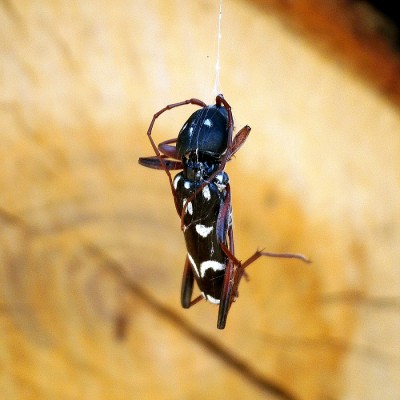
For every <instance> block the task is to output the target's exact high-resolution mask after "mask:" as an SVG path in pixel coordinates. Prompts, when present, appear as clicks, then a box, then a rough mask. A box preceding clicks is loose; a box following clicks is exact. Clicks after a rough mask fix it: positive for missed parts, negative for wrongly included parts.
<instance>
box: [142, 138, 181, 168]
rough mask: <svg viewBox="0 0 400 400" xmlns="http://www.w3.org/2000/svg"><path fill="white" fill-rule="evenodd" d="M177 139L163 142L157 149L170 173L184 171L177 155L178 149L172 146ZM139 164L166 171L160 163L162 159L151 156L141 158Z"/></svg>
mask: <svg viewBox="0 0 400 400" xmlns="http://www.w3.org/2000/svg"><path fill="white" fill-rule="evenodd" d="M176 141H177V139H176V138H175V139H169V140H166V141H165V142H161V143H160V144H159V145H158V146H157V147H158V150H159V151H160V153H162V154H161V158H162V159H163V160H164V165H165V167H166V168H167V169H168V171H171V170H176V169H182V168H183V164H182V161H180V160H179V158H178V155H177V153H176V147H175V146H170V143H176ZM139 164H140V165H143V166H144V167H147V168H153V169H164V166H163V165H162V163H161V162H160V157H158V156H150V157H139Z"/></svg>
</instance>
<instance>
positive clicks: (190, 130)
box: [189, 125, 193, 136]
mask: <svg viewBox="0 0 400 400" xmlns="http://www.w3.org/2000/svg"><path fill="white" fill-rule="evenodd" d="M192 135H193V125H192V126H191V127H190V128H189V136H192Z"/></svg>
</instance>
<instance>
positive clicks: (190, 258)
mask: <svg viewBox="0 0 400 400" xmlns="http://www.w3.org/2000/svg"><path fill="white" fill-rule="evenodd" d="M187 255H188V259H189V261H190V264H192V267H193V270H194V272H195V273H196V275H197V276H199V270H198V269H197V265H196V263H195V262H194V260H193V257H192V256H191V255H190V254H189V253H187Z"/></svg>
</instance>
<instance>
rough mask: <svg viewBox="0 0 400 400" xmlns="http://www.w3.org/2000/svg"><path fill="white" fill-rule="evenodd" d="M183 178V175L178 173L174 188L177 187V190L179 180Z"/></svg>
mask: <svg viewBox="0 0 400 400" xmlns="http://www.w3.org/2000/svg"><path fill="white" fill-rule="evenodd" d="M181 179H182V175H177V176H176V177H175V178H174V188H175V190H176V188H177V187H178V182H179V181H180V180H181Z"/></svg>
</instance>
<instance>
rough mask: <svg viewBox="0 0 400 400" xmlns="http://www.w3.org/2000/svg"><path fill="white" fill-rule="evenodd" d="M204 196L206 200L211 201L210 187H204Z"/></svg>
mask: <svg viewBox="0 0 400 400" xmlns="http://www.w3.org/2000/svg"><path fill="white" fill-rule="evenodd" d="M203 196H204V198H205V199H206V200H210V199H211V193H210V188H209V187H208V185H207V186H204V187H203Z"/></svg>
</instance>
